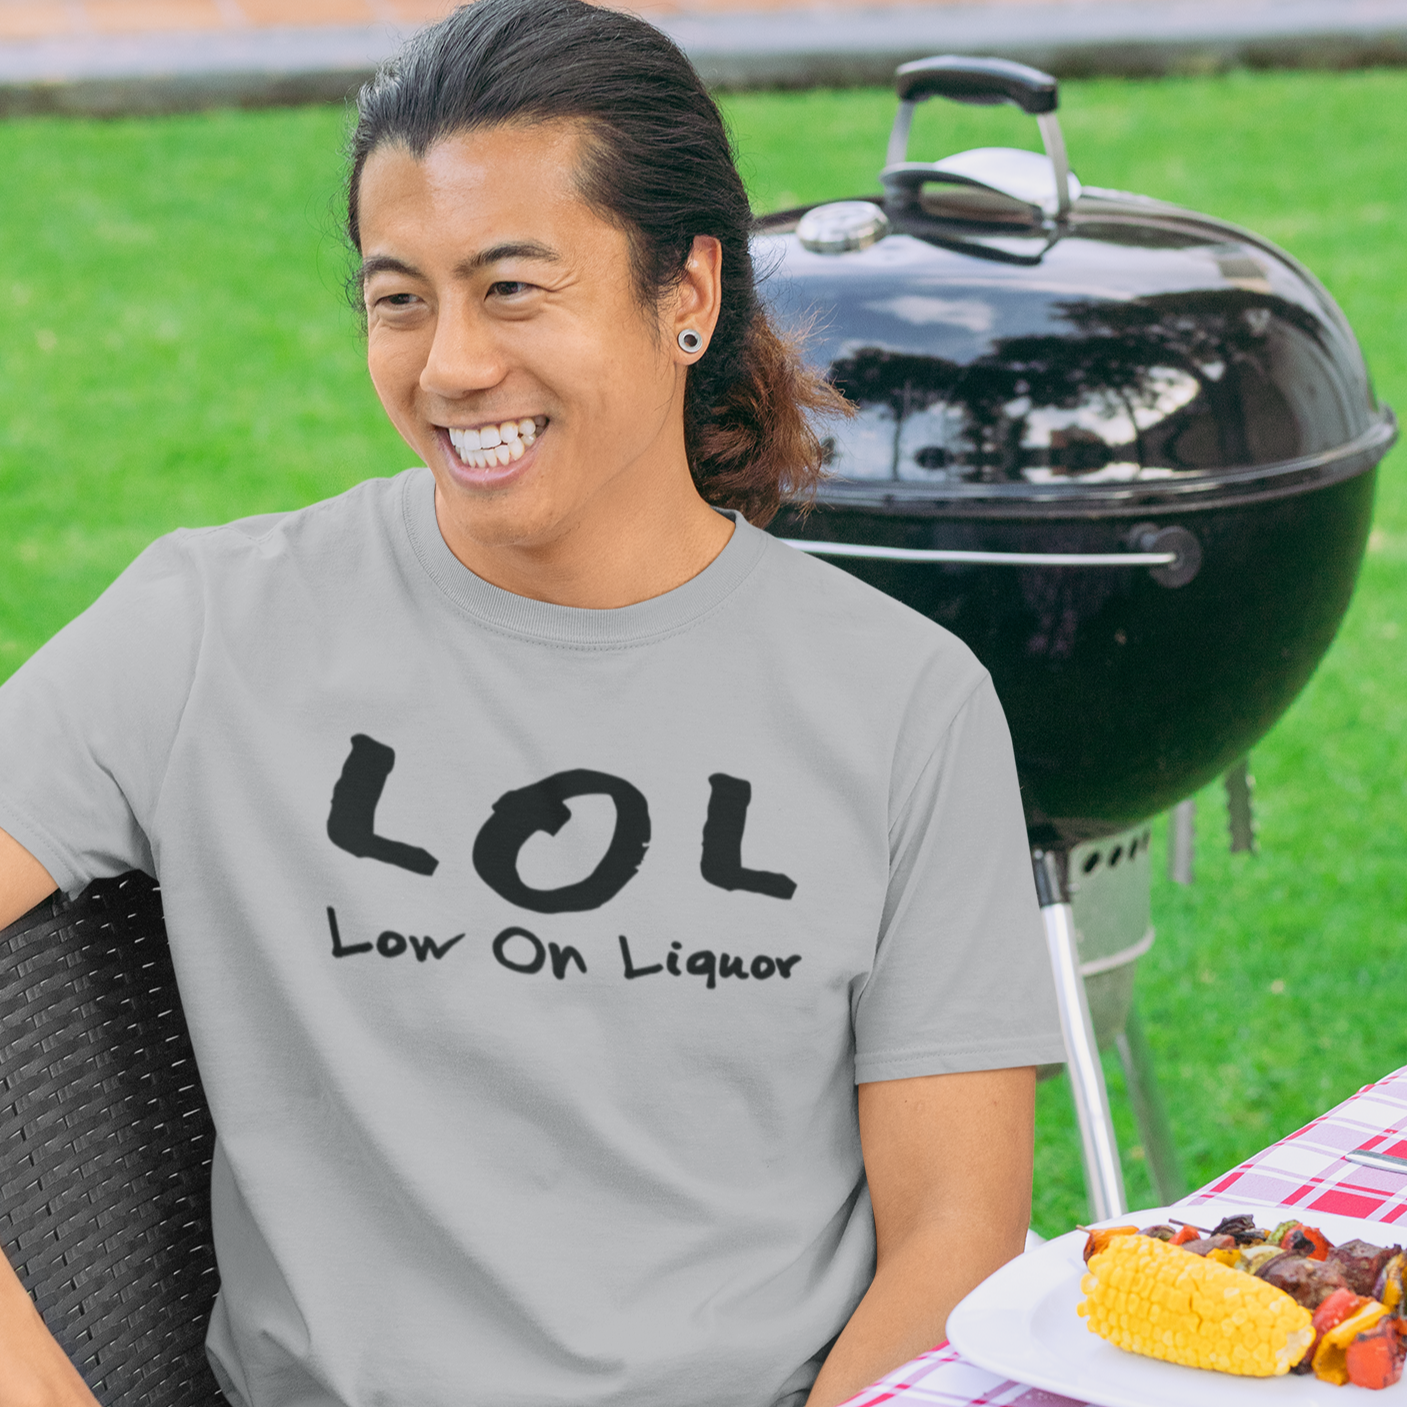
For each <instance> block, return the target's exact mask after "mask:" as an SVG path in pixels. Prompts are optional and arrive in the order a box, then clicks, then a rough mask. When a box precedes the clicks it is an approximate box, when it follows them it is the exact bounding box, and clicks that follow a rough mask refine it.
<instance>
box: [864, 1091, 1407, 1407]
mask: <svg viewBox="0 0 1407 1407" xmlns="http://www.w3.org/2000/svg"><path fill="white" fill-rule="evenodd" d="M1355 1148H1366V1149H1369V1150H1371V1151H1373V1152H1375V1153H1389V1154H1392V1155H1394V1156H1395V1157H1399V1158H1407V1066H1404V1067H1403V1068H1402V1069H1401V1070H1394V1071H1393V1072H1392V1074H1390V1075H1386V1076H1384V1077H1383V1078H1382V1079H1381V1080H1378V1081H1377V1082H1376V1083H1374V1084H1371V1085H1364V1087H1363V1088H1362V1089H1361V1090H1359V1091H1358V1093H1357V1094H1355V1095H1353V1096H1352V1097H1351V1098H1349V1099H1346V1100H1344V1102H1343V1103H1342V1104H1340V1105H1339V1106H1338V1107H1337V1108H1334V1109H1331V1110H1329V1112H1328V1113H1327V1114H1322V1115H1320V1117H1319V1118H1317V1119H1315V1120H1314V1122H1313V1123H1311V1124H1306V1125H1305V1126H1304V1128H1302V1129H1299V1130H1297V1131H1296V1132H1295V1133H1292V1134H1291V1135H1290V1136H1289V1137H1288V1138H1282V1139H1281V1140H1280V1142H1279V1143H1273V1144H1271V1146H1270V1147H1269V1148H1267V1149H1265V1150H1264V1152H1261V1153H1257V1154H1256V1155H1255V1157H1253V1158H1248V1159H1247V1160H1246V1161H1245V1162H1244V1163H1242V1164H1241V1165H1240V1166H1239V1167H1236V1168H1233V1169H1232V1170H1231V1171H1230V1172H1228V1173H1225V1174H1223V1175H1222V1176H1221V1177H1219V1178H1217V1179H1216V1180H1215V1181H1214V1182H1209V1183H1208V1184H1207V1185H1206V1186H1205V1187H1203V1188H1201V1189H1200V1190H1198V1191H1196V1192H1194V1193H1192V1195H1191V1196H1190V1197H1184V1198H1183V1199H1182V1201H1181V1202H1180V1203H1179V1204H1178V1205H1179V1206H1183V1207H1196V1206H1200V1205H1201V1204H1202V1203H1204V1202H1208V1201H1210V1200H1211V1199H1212V1198H1213V1197H1215V1198H1217V1199H1218V1200H1220V1201H1225V1200H1226V1199H1227V1197H1228V1196H1229V1197H1231V1198H1234V1200H1235V1202H1236V1205H1237V1207H1238V1208H1239V1207H1242V1206H1244V1207H1245V1208H1246V1210H1247V1211H1254V1210H1256V1209H1257V1208H1261V1207H1272V1208H1280V1207H1284V1208H1287V1209H1289V1210H1291V1211H1293V1212H1296V1213H1307V1212H1323V1213H1326V1214H1330V1215H1336V1216H1350V1217H1358V1218H1360V1219H1361V1220H1364V1221H1381V1222H1387V1223H1392V1222H1396V1221H1399V1220H1401V1219H1403V1218H1404V1217H1407V1170H1404V1171H1403V1172H1401V1173H1394V1172H1379V1171H1377V1170H1376V1169H1374V1168H1365V1167H1363V1166H1362V1165H1361V1164H1358V1163H1350V1162H1349V1161H1348V1160H1347V1159H1346V1158H1344V1156H1343V1155H1344V1154H1345V1153H1348V1152H1351V1151H1352V1150H1353V1149H1355ZM880 1403H894V1404H896V1407H919V1404H922V1403H926V1404H929V1407H1082V1404H1077V1403H1074V1402H1073V1401H1072V1400H1071V1399H1070V1398H1068V1397H1060V1396H1057V1395H1056V1394H1055V1393H1053V1392H1046V1391H1045V1390H1044V1389H1042V1388H1035V1387H1027V1386H1025V1385H1024V1384H1023V1383H1015V1382H1011V1381H1010V1380H1009V1379H1004V1378H999V1377H997V1376H996V1375H995V1374H993V1373H988V1372H986V1371H985V1370H983V1369H981V1368H977V1367H974V1366H973V1365H972V1364H971V1363H968V1362H966V1361H964V1359H963V1358H962V1356H961V1355H960V1354H959V1353H958V1352H957V1351H956V1349H952V1348H949V1347H948V1346H947V1345H946V1344H944V1345H942V1346H941V1347H939V1348H935V1349H933V1350H932V1351H931V1352H929V1353H925V1354H922V1355H921V1356H920V1357H918V1358H915V1359H914V1361H913V1362H912V1363H906V1364H904V1366H903V1367H902V1368H897V1369H895V1371H894V1372H892V1373H890V1374H889V1375H888V1376H886V1377H884V1378H881V1379H880V1381H879V1382H877V1383H875V1384H874V1385H873V1386H872V1387H867V1388H866V1389H865V1390H864V1391H863V1392H862V1393H860V1394H859V1395H858V1396H856V1397H852V1398H851V1399H850V1401H849V1402H848V1403H847V1404H846V1407H879V1404H880Z"/></svg>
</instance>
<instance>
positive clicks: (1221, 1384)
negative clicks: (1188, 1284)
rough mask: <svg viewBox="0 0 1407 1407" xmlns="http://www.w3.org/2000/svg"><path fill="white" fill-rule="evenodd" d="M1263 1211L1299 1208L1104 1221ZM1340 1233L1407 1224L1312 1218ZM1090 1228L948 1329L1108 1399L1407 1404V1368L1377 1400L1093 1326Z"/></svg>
mask: <svg viewBox="0 0 1407 1407" xmlns="http://www.w3.org/2000/svg"><path fill="white" fill-rule="evenodd" d="M1244 1211H1249V1212H1251V1213H1253V1214H1254V1216H1255V1219H1256V1224H1257V1225H1258V1226H1265V1227H1269V1226H1274V1225H1275V1224H1276V1223H1278V1222H1280V1221H1282V1220H1285V1219H1286V1218H1288V1217H1290V1216H1293V1215H1294V1214H1295V1213H1294V1212H1293V1211H1292V1210H1289V1209H1285V1210H1281V1209H1278V1208H1264V1207H1246V1206H1237V1205H1236V1203H1235V1202H1234V1201H1231V1200H1227V1201H1215V1202H1207V1203H1205V1204H1203V1205H1201V1206H1198V1207H1191V1208H1189V1207H1181V1208H1178V1207H1173V1208H1168V1207H1155V1208H1153V1209H1152V1210H1151V1211H1140V1212H1130V1213H1129V1214H1128V1215H1127V1216H1123V1217H1115V1218H1113V1219H1112V1220H1110V1221H1107V1222H1102V1223H1100V1224H1101V1225H1104V1226H1132V1225H1137V1226H1156V1225H1157V1224H1158V1223H1159V1222H1165V1221H1168V1220H1169V1219H1170V1218H1171V1217H1181V1219H1182V1220H1184V1221H1188V1220H1190V1221H1195V1222H1196V1224H1197V1225H1198V1226H1202V1227H1207V1228H1210V1227H1213V1226H1215V1225H1216V1224H1217V1222H1219V1221H1220V1220H1221V1219H1222V1217H1224V1216H1234V1215H1235V1214H1237V1213H1238V1212H1244ZM1306 1219H1307V1220H1308V1222H1309V1224H1310V1225H1311V1226H1317V1227H1319V1228H1320V1230H1322V1231H1323V1233H1324V1234H1325V1235H1326V1236H1327V1237H1328V1238H1329V1240H1330V1241H1332V1242H1334V1244H1335V1245H1337V1244H1339V1243H1340V1242H1343V1241H1351V1240H1353V1239H1354V1237H1361V1238H1362V1239H1363V1240H1364V1241H1369V1242H1371V1243H1373V1244H1374V1245H1378V1246H1391V1245H1394V1244H1396V1243H1397V1242H1399V1241H1407V1227H1394V1226H1389V1225H1386V1224H1384V1223H1383V1222H1380V1221H1356V1220H1354V1219H1353V1218H1351V1217H1343V1216H1319V1215H1317V1214H1315V1213H1309V1214H1308V1216H1307V1218H1306ZM1084 1248H1085V1234H1084V1232H1083V1231H1071V1232H1069V1233H1067V1234H1066V1235H1064V1236H1060V1237H1058V1238H1057V1239H1056V1240H1054V1241H1047V1242H1046V1243H1045V1245H1043V1246H1039V1247H1037V1249H1035V1250H1034V1251H1027V1252H1026V1254H1025V1255H1022V1256H1017V1257H1016V1259H1015V1260H1013V1261H1009V1262H1008V1263H1007V1264H1006V1265H1004V1266H1002V1268H1001V1269H1000V1270H999V1271H997V1273H996V1274H995V1275H993V1276H991V1277H990V1278H989V1279H987V1280H984V1281H983V1282H982V1284H980V1285H979V1286H978V1287H977V1288H976V1289H975V1290H973V1292H972V1293H971V1294H970V1295H968V1297H967V1298H966V1299H965V1300H963V1302H962V1303H961V1304H960V1305H958V1307H957V1308H956V1309H955V1310H953V1312H952V1314H950V1315H949V1316H948V1338H949V1340H950V1342H951V1343H952V1345H953V1347H954V1348H956V1349H957V1350H958V1352H959V1353H961V1354H962V1356H963V1357H964V1358H966V1359H968V1360H969V1361H971V1362H973V1363H976V1364H977V1365H978V1367H980V1368H985V1369H987V1371H988V1372H991V1373H999V1374H1001V1376H1002V1377H1004V1378H1014V1379H1015V1380H1016V1381H1017V1382H1022V1383H1029V1384H1030V1385H1031V1386H1032V1387H1043V1388H1046V1389H1047V1390H1049V1391H1051V1392H1058V1393H1061V1394H1063V1395H1064V1396H1066V1397H1073V1398H1075V1399H1076V1400H1078V1401H1080V1402H1092V1403H1096V1404H1098V1407H1281V1404H1284V1407H1310V1404H1315V1407H1354V1404H1358V1403H1362V1404H1363V1407H1368V1404H1369V1403H1370V1402H1371V1403H1372V1404H1373V1407H1377V1404H1381V1407H1407V1375H1404V1377H1403V1378H1402V1380H1401V1381H1400V1382H1397V1383H1395V1384H1394V1385H1393V1386H1392V1387H1390V1388H1386V1389H1384V1390H1383V1391H1381V1392H1374V1393H1372V1394H1371V1396H1370V1397H1369V1398H1367V1399H1365V1398H1364V1397H1363V1393H1364V1392H1365V1391H1366V1389H1364V1388H1355V1387H1334V1386H1333V1385H1332V1384H1330V1383H1321V1382H1320V1381H1319V1380H1318V1379H1317V1378H1314V1377H1310V1376H1305V1377H1297V1376H1295V1375H1293V1374H1292V1375H1290V1376H1287V1377H1283V1378H1238V1377H1234V1376H1232V1375H1231V1374H1229V1373H1213V1372H1209V1371H1207V1370H1205V1369H1202V1368H1183V1367H1181V1366H1179V1365H1178V1364H1176V1363H1163V1362H1160V1361H1159V1360H1158V1359H1156V1358H1143V1357H1141V1356H1140V1355H1138V1354H1136V1353H1126V1352H1124V1350H1123V1349H1119V1348H1115V1347H1114V1346H1113V1345H1112V1344H1108V1343H1105V1342H1104V1340H1103V1339H1101V1338H1099V1337H1098V1335H1096V1334H1092V1333H1090V1331H1089V1330H1088V1329H1087V1328H1086V1327H1085V1321H1084V1320H1083V1319H1081V1318H1080V1317H1079V1316H1078V1315H1077V1314H1076V1313H1075V1306H1076V1305H1077V1304H1079V1302H1080V1300H1081V1299H1082V1298H1083V1296H1082V1295H1081V1293H1080V1277H1081V1276H1082V1275H1083V1274H1084V1271H1085V1265H1084V1260H1083V1252H1084Z"/></svg>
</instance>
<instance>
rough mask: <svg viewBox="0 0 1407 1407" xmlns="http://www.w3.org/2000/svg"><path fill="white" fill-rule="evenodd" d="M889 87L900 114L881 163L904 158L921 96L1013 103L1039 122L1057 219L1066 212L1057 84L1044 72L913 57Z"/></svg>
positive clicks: (1005, 63) (1002, 62)
mask: <svg viewBox="0 0 1407 1407" xmlns="http://www.w3.org/2000/svg"><path fill="white" fill-rule="evenodd" d="M894 89H895V91H896V92H897V93H898V94H899V111H898V112H896V113H895V114H894V127H893V130H892V131H891V132H890V133H889V152H888V156H887V157H886V159H885V163H884V164H885V165H886V166H887V167H888V166H899V165H901V164H902V163H903V162H905V161H907V160H908V155H909V128H910V127H911V126H912V125H913V120H914V109H915V108H916V107H917V106H918V105H919V103H921V102H923V101H924V99H926V98H934V97H937V98H950V99H951V100H952V101H953V102H955V103H975V104H979V105H981V106H990V105H993V104H996V103H1015V104H1016V106H1017V107H1019V108H1020V109H1021V111H1022V112H1025V113H1029V114H1030V115H1031V116H1032V117H1034V118H1035V119H1036V121H1037V122H1038V123H1039V124H1040V129H1041V141H1042V142H1043V143H1044V144H1045V154H1046V155H1047V156H1048V157H1049V158H1050V164H1051V166H1052V167H1053V168H1054V170H1055V197H1056V219H1058V220H1063V219H1064V218H1065V217H1066V216H1067V215H1068V214H1069V213H1070V159H1069V157H1068V156H1067V155H1066V152H1065V138H1064V136H1063V134H1062V133H1061V131H1060V120H1059V118H1057V117H1056V115H1055V109H1056V108H1057V107H1058V106H1059V103H1060V93H1059V85H1058V84H1057V83H1056V81H1055V79H1054V78H1052V77H1051V76H1050V74H1048V73H1042V72H1041V71H1040V69H1038V68H1028V67H1027V66H1026V65H1025V64H1018V63H1012V62H1011V61H1010V60H1009V59H973V58H966V57H964V56H962V55H960V54H942V55H939V56H938V57H936V58H931V59H915V60H914V61H913V62H912V63H906V64H900V65H899V67H898V68H897V69H895V70H894Z"/></svg>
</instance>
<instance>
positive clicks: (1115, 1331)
mask: <svg viewBox="0 0 1407 1407" xmlns="http://www.w3.org/2000/svg"><path fill="white" fill-rule="evenodd" d="M1080 1288H1081V1289H1082V1290H1083V1291H1084V1292H1085V1296H1086V1298H1085V1300H1084V1302H1083V1303H1082V1304H1081V1305H1080V1308H1079V1312H1080V1314H1081V1315H1082V1316H1083V1317H1084V1318H1085V1319H1086V1321H1087V1322H1088V1325H1089V1329H1090V1332H1091V1333H1094V1334H1098V1335H1099V1336H1100V1338H1103V1339H1107V1340H1108V1341H1109V1342H1110V1343H1112V1344H1114V1345H1116V1346H1117V1347H1119V1348H1123V1349H1127V1350H1129V1351H1130V1352H1131V1353H1142V1354H1145V1355H1147V1356H1148V1357H1150V1358H1162V1359H1165V1360H1166V1361H1167V1362H1169V1363H1183V1364H1186V1365H1187V1366H1188V1367H1191V1368H1214V1369H1216V1370H1218V1371H1219V1372H1222V1373H1240V1374H1242V1375H1243V1376H1245V1377H1252V1378H1270V1377H1278V1376H1279V1375H1280V1374H1282V1373H1287V1372H1288V1371H1289V1370H1290V1369H1291V1368H1292V1367H1293V1366H1294V1365H1295V1364H1296V1363H1297V1362H1299V1360H1300V1359H1301V1358H1302V1357H1303V1356H1304V1351H1305V1349H1307V1348H1308V1347H1309V1345H1310V1343H1311V1342H1313V1339H1314V1330H1313V1329H1312V1328H1311V1327H1310V1319H1311V1316H1310V1312H1309V1311H1308V1310H1307V1309H1305V1308H1304V1307H1303V1305H1299V1304H1296V1303H1295V1301H1294V1300H1293V1299H1291V1298H1290V1296H1289V1295H1287V1294H1286V1293H1285V1292H1284V1290H1279V1289H1276V1288H1275V1286H1274V1285H1267V1284H1266V1283H1265V1281H1264V1280H1257V1279H1256V1278H1255V1276H1253V1275H1246V1274H1245V1273H1243V1272H1242V1271H1239V1270H1232V1269H1231V1267H1230V1266H1226V1265H1218V1264H1216V1263H1215V1262H1214V1261H1209V1260H1205V1259H1203V1258H1202V1257H1201V1256H1197V1255H1193V1254H1192V1253H1191V1252H1190V1251H1184V1250H1182V1249H1181V1248H1180V1247H1177V1246H1171V1245H1169V1244H1167V1242H1165V1241H1159V1240H1156V1239H1155V1238H1153V1237H1151V1236H1120V1237H1119V1238H1118V1239H1117V1240H1114V1241H1111V1242H1110V1243H1109V1245H1108V1247H1107V1248H1106V1249H1104V1250H1102V1251H1100V1253H1099V1254H1098V1255H1096V1256H1093V1257H1092V1258H1091V1259H1090V1263H1089V1271H1088V1273H1087V1274H1086V1275H1085V1277H1084V1279H1083V1280H1082V1281H1081V1282H1080Z"/></svg>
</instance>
